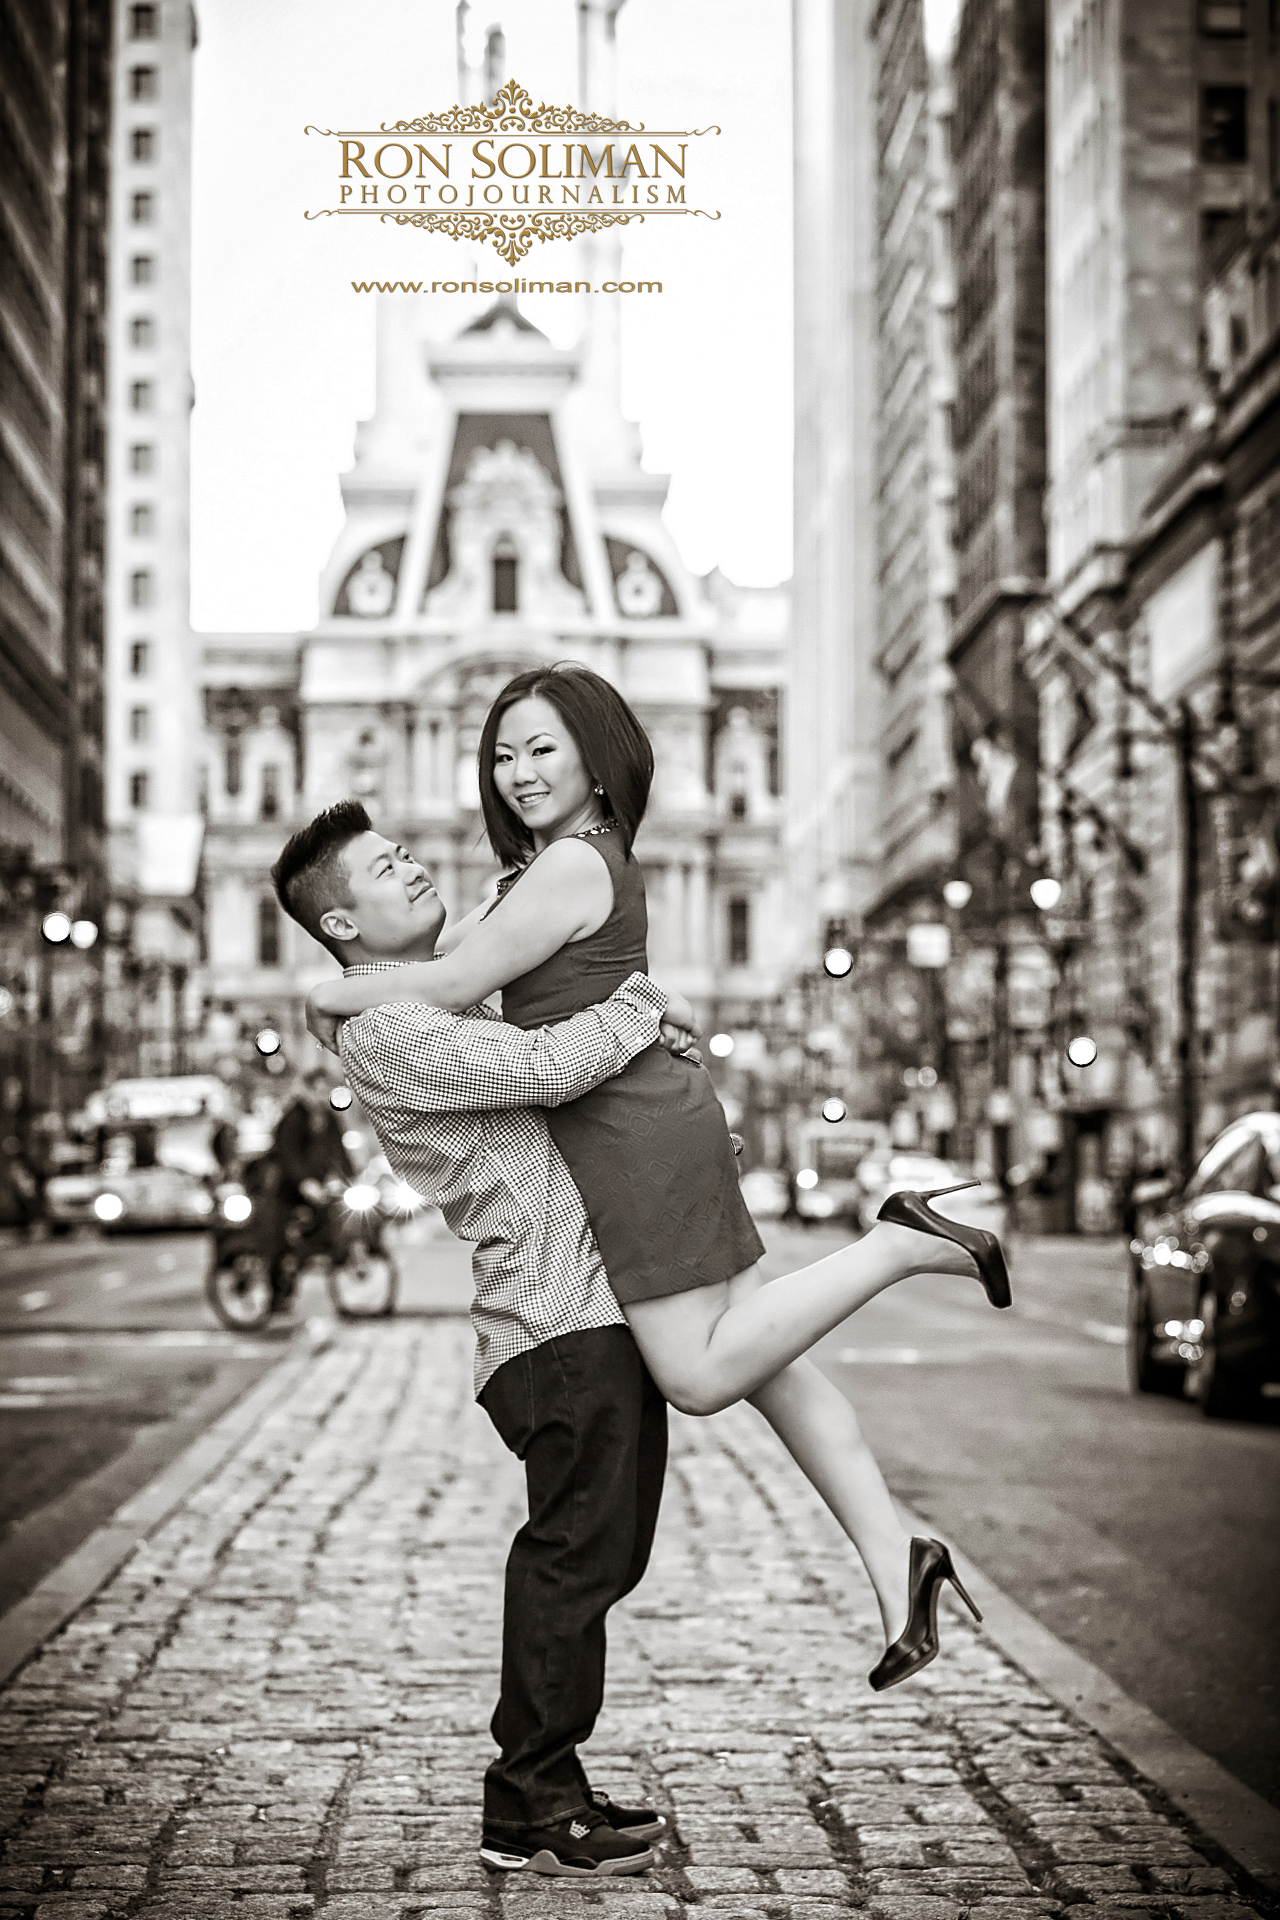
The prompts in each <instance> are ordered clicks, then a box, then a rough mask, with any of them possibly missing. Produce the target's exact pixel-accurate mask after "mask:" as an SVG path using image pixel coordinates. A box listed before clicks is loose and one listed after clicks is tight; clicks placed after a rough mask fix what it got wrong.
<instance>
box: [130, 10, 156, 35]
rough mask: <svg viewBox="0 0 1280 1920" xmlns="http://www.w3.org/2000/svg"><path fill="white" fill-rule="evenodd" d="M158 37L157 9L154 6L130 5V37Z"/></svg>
mask: <svg viewBox="0 0 1280 1920" xmlns="http://www.w3.org/2000/svg"><path fill="white" fill-rule="evenodd" d="M155 37H156V9H155V8H154V7H130V9H129V38H130V39H131V40H154V39H155Z"/></svg>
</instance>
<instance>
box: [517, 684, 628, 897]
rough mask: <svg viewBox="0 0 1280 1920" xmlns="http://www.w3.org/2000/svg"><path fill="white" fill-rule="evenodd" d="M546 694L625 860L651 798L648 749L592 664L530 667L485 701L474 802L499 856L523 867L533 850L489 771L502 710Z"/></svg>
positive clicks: (613, 690) (619, 698)
mask: <svg viewBox="0 0 1280 1920" xmlns="http://www.w3.org/2000/svg"><path fill="white" fill-rule="evenodd" d="M535 696H537V697H539V698H541V699H543V700H549V701H550V702H551V705H552V706H553V707H554V708H555V710H556V712H557V713H558V714H559V715H560V718H561V719H562V720H563V721H564V723H565V726H566V727H567V728H568V729H569V732H570V733H571V734H572V735H573V739H574V743H575V745H576V746H577V749H578V752H579V753H580V754H581V755H582V764H583V766H584V767H585V768H586V770H587V776H588V778H589V779H590V781H591V783H592V785H593V786H601V787H603V788H604V802H603V805H604V812H605V818H606V819H613V820H616V821H617V823H618V826H619V828H620V829H621V833H622V844H623V849H624V851H625V852H626V854H627V856H628V858H629V857H630V854H631V848H632V844H633V842H634V840H635V837H636V833H637V831H638V829H639V826H640V822H641V821H642V820H643V819H644V810H645V808H646V807H647V806H648V804H649V788H650V787H651V786H652V784H653V748H652V747H651V746H650V744H649V736H648V734H647V733H646V732H645V730H644V728H643V727H642V726H641V725H640V722H639V721H638V720H637V719H636V716H635V714H634V713H632V711H631V709H630V707H629V706H628V705H627V703H626V701H625V700H624V699H623V697H622V695H621V694H620V693H619V692H618V689H617V688H616V687H614V686H611V685H610V683H609V682H608V681H607V680H605V679H602V678H601V676H600V675H599V674H598V673H592V671H591V669H590V667H575V666H572V665H561V664H557V665H556V666H554V667H531V668H530V669H529V670H528V672H526V673H518V674H517V675H516V677H515V679H514V680H508V682H507V684H506V686H505V687H504V688H503V689H502V692H501V693H500V694H499V695H498V697H497V699H496V700H495V701H494V703H493V705H492V706H491V707H490V709H489V712H488V715H487V716H486V718H485V723H484V731H483V732H482V733H481V735H480V805H481V807H482V809H483V811H484V824H485V829H486V831H487V833H488V835H489V842H490V845H491V846H492V848H493V850H494V852H495V853H496V854H497V856H498V858H499V860H503V861H505V862H506V863H507V864H508V865H509V866H516V867H522V866H524V865H525V863H526V862H527V861H528V859H529V857H530V855H531V854H532V852H533V835H532V834H531V833H530V831H529V829H528V827H526V826H525V824H524V822H523V820H520V819H517V817H516V815H515V814H514V813H512V811H511V809H510V807H509V806H508V805H507V804H506V802H505V800H503V798H502V796H501V794H500V793H499V792H498V788H497V784H496V782H495V781H494V777H493V766H494V759H495V756H496V753H497V746H498V729H499V727H500V726H501V725H502V716H503V715H504V714H505V713H506V712H508V710H509V709H510V708H511V707H514V706H515V704H516V702H517V700H530V699H533V698H534V697H535Z"/></svg>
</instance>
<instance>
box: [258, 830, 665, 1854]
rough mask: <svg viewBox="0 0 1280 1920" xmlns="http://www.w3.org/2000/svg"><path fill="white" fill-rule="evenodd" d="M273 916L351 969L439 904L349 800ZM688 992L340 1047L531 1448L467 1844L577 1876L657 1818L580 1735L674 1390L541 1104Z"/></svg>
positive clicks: (399, 956)
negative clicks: (615, 1786) (616, 1280)
mask: <svg viewBox="0 0 1280 1920" xmlns="http://www.w3.org/2000/svg"><path fill="white" fill-rule="evenodd" d="M272 878H273V880H274V882H275V886H276V892H277V895H278V896H279V899H280V903H281V905H282V907H283V908H284V910H285V912H286V913H288V914H290V915H291V916H292V917H293V918H294V919H295V920H297V921H298V922H299V923H300V924H301V925H302V926H304V927H305V928H306V929H307V931H308V933H310V934H312V935H313V937H314V938H315V939H317V940H318V941H320V942H321V944H322V945H323V946H325V947H327V948H328V950H329V951H330V952H331V953H332V954H334V955H335V957H336V958H338V959H339V960H341V961H342V963H343V965H344V966H345V967H346V969H347V970H348V971H349V972H361V971H368V970H372V969H375V968H381V967H387V966H395V965H397V964H403V963H405V962H407V961H411V960H423V959H430V958H432V957H433V956H434V953H435V946H436V939H437V937H438V935H439V933H440V929H441V927H442V925H443V923H444V918H445V912H444V907H443V905H442V904H441V902H440V899H439V896H438V895H437V894H436V891H435V889H434V887H433V886H432V884H431V881H430V879H429V878H428V876H427V874H426V872H425V871H424V869H423V868H422V866H421V865H420V864H419V862H418V861H417V860H415V859H414V858H413V856H412V855H411V854H410V853H408V852H407V851H406V850H405V848H404V847H401V846H396V845H393V844H392V842H390V841H389V840H386V839H384V838H383V836H382V835H381V834H379V833H376V832H375V831H374V829H373V826H372V824H371V822H370V820H369V816H368V814H367V813H366V812H365V810H364V808H363V807H362V806H360V805H359V803H358V802H355V801H344V802H342V803H341V804H340V805H339V806H336V807H331V808H330V809H329V810H328V812H327V813H322V814H320V815H319V816H318V818H317V819H315V820H313V821H312V822H311V824H310V826H308V827H304V828H303V829H302V831H301V832H300V833H296V834H295V835H294V836H293V838H292V839H291V840H290V841H289V843H288V845H287V846H286V847H285V849H284V851H283V853H282V854H281V856H280V858H279V860H278V861H277V862H276V865H275V867H274V868H273V869H272ZM692 1026H693V1014H692V1011H691V1010H690V1009H689V1007H688V1005H687V1003H686V1002H684V1001H682V1000H679V999H678V997H677V996H674V995H668V994H664V993H663V992H662V991H661V990H660V989H659V988H658V987H657V986H655V985H654V983H653V982H652V981H651V980H649V979H647V978H646V977H645V976H644V975H642V974H633V975H632V976H631V978H630V979H629V980H627V981H626V982H625V983H624V985H623V986H622V987H620V988H619V989H618V991H617V992H616V993H615V994H613V995H612V996H611V997H610V999H608V1000H607V1001H604V1002H603V1003H602V1004H601V1005H600V1006H598V1007H592V1008H589V1009H588V1010H587V1011H586V1012H584V1013H580V1014H577V1015H575V1017H574V1018H573V1019H572V1020H568V1021H565V1022H564V1024H563V1025H561V1026H559V1027H556V1028H554V1029H544V1030H543V1031H542V1032H540V1033H526V1032H523V1031H522V1030H521V1029H519V1028H516V1027H509V1026H507V1025H505V1024H504V1023H503V1022H502V1021H501V1020H500V1019H499V1017H498V1016H497V1015H496V1014H493V1013H492V1012H491V1011H490V1010H489V1009H487V1008H485V1007H476V1008H473V1009H472V1010H471V1013H470V1014H468V1015H465V1016H462V1017H457V1016H454V1015H451V1014H447V1013H444V1012H442V1011H441V1010H440V1009H438V1008H434V1007H427V1006H423V1005H421V1004H420V1003H419V1004H415V1003H412V1002H408V1001H406V1002H403V1003H401V1004H399V1005H393V1006H385V1007H377V1008H374V1009H373V1010H372V1011H370V1012H369V1013H365V1014H362V1015H361V1016H360V1017H359V1018H358V1019H355V1020H349V1021H347V1022H346V1023H345V1024H344V1026H343V1027H342V1029H341V1032H340V1037H339V1049H340V1052H341V1056H342V1062H343V1066H344V1068H345V1070H346V1075H347V1079H348V1082H349V1084H350V1086H351V1088H352V1090H353V1092H354V1093H355V1094H356V1095H357V1097H358V1098H359V1100H360V1102H361V1104H362V1106H363V1107H364V1110H365V1112H366V1113H367V1114H368V1116H369V1119H370V1121H371V1122H372V1123H373V1127H374V1130H375V1132H376V1133H377V1135H378V1138H379V1140H380V1142H381V1144H382V1147H383V1151H384V1152H385V1153H386V1155H387V1158H388V1160H389V1161H390V1162H391V1165H392V1166H393V1167H394V1169H395V1171H396V1172H397V1173H398V1174H399V1175H400V1176H401V1177H402V1178H403V1179H405V1180H407V1181H408V1182H409V1184H410V1185H411V1186H413V1187H414V1188H415V1190H416V1191H418V1192H419V1193H422V1194H424V1195H429V1196H430V1197H431V1198H432V1199H433V1200H435V1201H436V1203H437V1204H438V1205H439V1206H440V1208H441V1210H442V1212H443V1213H444V1217H445V1219H446V1221H447V1222H448V1224H449V1226H450V1228H451V1229H452V1231H453V1232H454V1233H456V1234H457V1235H458V1236H459V1238H460V1239H464V1240H472V1241H474V1242H476V1251H475V1254H474V1256H473V1269H474V1273H475V1282H476V1295H475V1300H474V1302H473V1305H472V1322H473V1324H474V1326H475V1330H476V1345H477V1351H476V1373H475V1385H476V1394H477V1398H478V1399H479V1401H480V1404H481V1405H482V1406H483V1407H484V1409H485V1411H486V1413H487V1414H488V1415H489V1418H490V1419H491V1420H492V1422H493V1424H494V1426H495V1427H496V1428H497V1430H498V1433H499V1434H500V1435H501V1436H502V1439H503V1441H504V1442H505V1444H506V1445H507V1446H508V1447H509V1448H510V1449H511V1451H512V1452H513V1453H515V1454H516V1455H517V1456H518V1458H520V1459H521V1460H522V1461H523V1462H524V1467H525V1475H526V1480H527V1485H528V1496H529V1521H528V1524H527V1525H526V1526H524V1527H522V1528H521V1530H520V1532H519V1533H518V1534H517V1535H516V1538H515V1540H514V1541H513V1543H512V1547H511V1554H510V1558H509V1559H508V1562H507V1574H506V1592H505V1602H504V1609H503V1635H502V1686H501V1693H500V1696H499V1700H498V1706H497V1711H496V1712H495V1714H494V1717H493V1722H492V1732H493V1736H494V1739H495V1740H496V1741H497V1743H498V1746H499V1748H500V1753H499V1756H498V1758H497V1760H495V1761H494V1762H493V1764H492V1765H491V1766H490V1767H489V1769H488V1771H487V1773H486V1775H485V1792H484V1832H483V1838H482V1841H481V1849H480V1857H481V1859H482V1860H483V1861H484V1862H485V1864H486V1865H487V1866H489V1867H491V1868H494V1869H505V1870H519V1869H522V1868H530V1869H532V1870H533V1871H534V1872H538V1873H546V1874H554V1875H562V1876H568V1877H583V1878H585V1877H588V1876H597V1875H602V1874H603V1875H614V1874H626V1873H638V1872H641V1871H643V1869H644V1868H646V1867H648V1866H650V1865H652V1863H653V1859H654V1855H653V1853H652V1851H651V1849H650V1847H649V1845H648V1842H649V1841H650V1840H651V1839H652V1838H653V1837H654V1836H655V1835H656V1834H657V1833H659V1832H660V1831H661V1830H662V1827H663V1825H664V1822H663V1821H662V1819H661V1818H660V1816H658V1815H657V1814H655V1813H653V1812H652V1811H650V1810H649V1809H648V1808H635V1809H626V1808H621V1807H616V1806H614V1805H613V1803H612V1802H611V1801H610V1800H609V1798H608V1796H607V1795H606V1794H603V1793H599V1792H593V1791H592V1789H591V1788H590V1786H589V1785H588V1782H587V1778H586V1775H585V1772H584V1771H583V1767H582V1764H581V1762H580V1760H579V1758H578V1753H577V1749H578V1747H579V1745H580V1744H581V1743H582V1742H583V1741H584V1740H586V1739H587V1738H588V1737H589V1736H590V1733H591V1730H592V1728H593V1726H594V1725H595V1721H596V1717H597V1715H598V1713H599V1711H600V1706H601V1702H602V1700H603V1694H604V1667H605V1616H606V1614H607V1613H608V1611H609V1608H610V1607H611V1606H613V1604H614V1603H615V1602H616V1601H618V1600H620V1599H621V1598H622V1597H623V1595H624V1594H627V1593H629V1592H630V1591H631V1590H632V1588H633V1587H634V1586H635V1585H636V1584H637V1582H638V1581H639V1579H640V1577H641V1575H642V1574H643V1572H644V1570H645V1566H646V1565H647V1562H648V1558H649V1550H650V1546H651V1544H652V1540H653V1532H654V1527H655V1524H656V1522H657V1516H658V1504H659V1501H660V1499H661V1494H662V1481H663V1475H664V1472H665V1468H666V1447H667V1426H666V1403H665V1402H664V1401H663V1399H662V1397H661V1395H660V1394H659V1392H658V1390H657V1388H656V1387H655V1386H654V1384H653V1381H652V1380H651V1379H650V1377H649V1374H648V1371H647V1369H646V1367H645V1365H644V1362H643V1361H642V1360H641V1358H640V1354H639V1352H638V1350H637V1348H636V1346H635V1343H634V1341H633V1340H632V1337H631V1334H630V1331H629V1330H628V1328H627V1326H626V1323H625V1321H624V1319H623V1316H622V1314H621V1312H620V1310H619V1308H618V1304H617V1302H616V1300H615V1299H614V1297H613V1293H612V1291H611V1289H610V1287H609V1283H608V1279H607V1277H606V1275H605V1271H604V1267H603V1265H602V1263H601V1260H600V1255H599V1252H598V1250H597V1248H596V1245H595V1240H594V1238H593V1236H592V1233H591V1227H590V1224H589V1222H588V1220H587V1216H586V1212H585V1210H584V1208H583V1205H582V1200H581V1197H580V1196H579V1193H578V1190H577V1188H576V1187H575V1186H574V1184H573V1180H572V1178H571V1177H570V1174H569V1170H568V1168H567V1167H566V1166H565V1163H564V1161H563V1160H562V1159H561V1158H560V1155H559V1153H558V1152H557V1150H556V1148H555V1146H554V1144H553V1142H552V1140H551V1136H550V1133H549V1132H548V1130H547V1126H546V1122H545V1121H544V1120H543V1118H542V1115H541V1114H540V1113H538V1112H537V1111H535V1110H534V1109H535V1108H537V1107H543V1106H558V1105H560V1104H561V1103H563V1102H565V1101H568V1100H574V1099H577V1098H579V1097H580V1096H581V1095H582V1094H584V1093H587V1092H589V1091H590V1089H591V1088H592V1087H595V1086H598V1085H599V1084H600V1082H601V1081H602V1080H606V1079H608V1078H609V1077H610V1076H611V1075H612V1074H615V1073H619V1072H621V1070H622V1068H623V1067H624V1066H625V1065H626V1064H627V1062H628V1061H629V1060H631V1059H633V1058H634V1057H635V1056H636V1055H637V1054H638V1053H641V1052H643V1051H644V1050H645V1048H647V1047H650V1046H652V1045H654V1044H655V1042H657V1041H659V1040H661V1041H662V1043H663V1044H665V1045H668V1046H670V1047H671V1048H672V1049H673V1050H679V1049H680V1048H682V1047H684V1046H687V1045H688V1044H689V1042H690V1040H691V1038H692V1032H691V1029H692Z"/></svg>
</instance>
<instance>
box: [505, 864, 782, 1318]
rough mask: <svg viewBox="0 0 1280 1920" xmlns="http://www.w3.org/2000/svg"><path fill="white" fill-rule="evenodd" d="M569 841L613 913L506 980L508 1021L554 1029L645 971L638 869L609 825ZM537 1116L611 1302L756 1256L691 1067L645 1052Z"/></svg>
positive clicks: (713, 1111)
mask: <svg viewBox="0 0 1280 1920" xmlns="http://www.w3.org/2000/svg"><path fill="white" fill-rule="evenodd" d="M583 838H585V839H589V840H590V843H591V845H592V846H593V847H594V848H595V849H596V851H597V853H599V855H600V856H601V858H602V859H603V861H604V863H605V865H606V866H607V867H608V869H609V874H610V877H611V878H612V880H613V911H612V913H611V914H610V915H609V918H608V919H607V920H606V921H605V923H604V925H603V926H602V927H601V928H600V929H599V930H598V932H596V933H592V934H588V935H587V937H586V939H585V940H577V941H574V942H572V943H571V944H569V945H567V946H563V947H561V948H560V950H559V952H558V953H553V954H552V956H551V958H550V959H549V960H544V961H543V963H542V965H541V966H539V967H534V968H533V970H532V971H531V972H529V973H526V974H522V975H521V976H520V978H519V979H517V980H512V981H509V982H508V984H507V985H506V986H505V987H504V988H503V991H502V1012H503V1017H504V1018H505V1019H507V1020H509V1021H511V1022H512V1024H513V1025H514V1026H517V1027H524V1028H533V1027H547V1026H554V1025H555V1024H556V1023H557V1022H558V1021H561V1020H567V1019H569V1018H570V1016H571V1015H572V1014H575V1013H581V1012H582V1010H583V1008H584V1007H591V1006H594V1005H595V1004H596V1002H597V1001H600V1000H606V999H607V998H608V997H609V995H610V994H611V993H612V992H613V991H614V989H615V987H620V986H621V985H622V983H623V981H624V980H625V979H626V978H627V976H628V974H632V973H647V972H648V971H649V968H648V961H647V955H646V950H645V943H646V940H647V937H648V931H649V917H648V913H647V910H646V907H645V897H644V878H643V876H642V874H641V872H640V867H639V864H638V862H636V861H635V860H632V859H629V858H628V857H627V856H626V854H624V852H623V850H622V843H621V839H620V837H619V835H618V833H617V832H616V831H614V830H611V829H605V830H600V829H597V830H596V831H595V832H594V833H589V834H586V835H584V836H583ZM518 879H519V876H518V875H517V876H516V880H517V881H518ZM515 883H516V882H515V881H513V882H511V883H509V884H513V885H514V884H515ZM504 891H506V889H505V888H504ZM546 1120H547V1125H548V1126H549V1127H550V1129H551V1136H552V1138H553V1140H554V1141H555V1143H556V1145H557V1147H559V1149H560V1152H561V1154H562V1155H563V1157H564V1159H565V1161H566V1163H567V1164H568V1168H569V1171H570V1173H571V1174H572V1175H573V1178H574V1182H575V1184H576V1185H577V1188H578V1191H579V1193H580V1194H581V1195H582V1199H583V1203H584V1205H585V1206H586V1209H587V1217H588V1219H589V1220H590V1221H591V1226H592V1230H593V1232H594V1233H595V1237H596V1244H597V1246H598V1247H599V1249H600V1254H601V1257H602V1259H603V1261H604V1265H605V1271H606V1273H607V1274H608V1276H609V1284H610V1286H611V1287H612V1288H613V1291H614V1293H615V1295H616V1296H617V1298H618V1301H619V1303H620V1304H621V1305H623V1306H627V1305H630V1304H631V1303H632V1302H633V1301H636V1300H655V1299H658V1298H660V1297H661V1296H662V1295H664V1294H668V1293H685V1292H687V1291H689V1290H690V1289H691V1288H694V1287H705V1286H709V1285H710V1284H711V1283H712V1282H713V1281H716V1280H728V1279H731V1278H732V1276H733V1275H734V1274H735V1273H741V1272H742V1271H743V1269H744V1268H746V1267H749V1266H751V1265H752V1264H753V1263H754V1262H755V1261H756V1260H758V1259H759V1258H760V1256H761V1254H762V1253H763V1252H764V1247H763V1244H762V1242H761V1240H760V1236H759V1234H758V1233H757V1232H756V1229H755V1224H754V1222H753V1221H752V1218H751V1215H750V1214H749V1213H748V1212H747V1209H746V1206H745V1205H744V1203H743V1199H742V1195H741V1193H740V1191H739V1188H738V1172H737V1164H736V1161H735V1158H734V1152H733V1143H732V1141H731V1140H730V1138H729V1129H728V1127H727V1125H726V1124H725V1117H724V1109H723V1108H722V1107H721V1105H720V1103H719V1101H718V1100H717V1099H716V1096H715V1091H714V1089H713V1087H712V1085H711V1079H710V1076H709V1075H708V1074H707V1072H706V1070H705V1069H704V1068H702V1067H699V1066H695V1065H694V1064H693V1062H692V1061H689V1060H680V1059H676V1058H675V1057H674V1056H673V1055H672V1054H669V1053H666V1052H664V1050H663V1049H662V1048H661V1047H656V1046H655V1047H650V1048H649V1049H648V1050H647V1051H646V1052H644V1053H642V1054H638V1055H637V1057H636V1058H635V1059H634V1060H632V1061H631V1063H630V1065H629V1066H627V1067H625V1068H624V1069H623V1071H622V1072H621V1073H620V1074H618V1075H616V1076H615V1078H614V1079H612V1080H606V1081H605V1082H604V1083H603V1085H601V1086H599V1087H596V1088H595V1090H594V1091H593V1092H591V1093H588V1094H586V1095H584V1097H583V1098H582V1099H580V1100H574V1101H572V1102H571V1103H570V1104H569V1105H568V1106H564V1107H549V1108H548V1109H547V1110H546Z"/></svg>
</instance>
